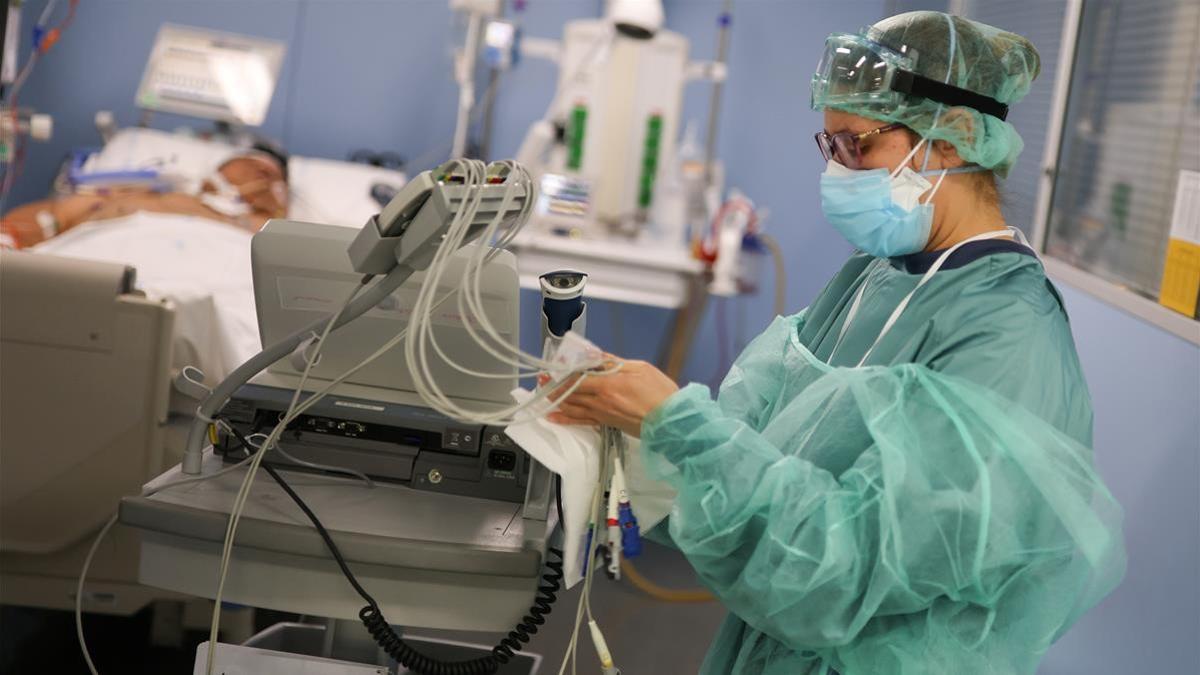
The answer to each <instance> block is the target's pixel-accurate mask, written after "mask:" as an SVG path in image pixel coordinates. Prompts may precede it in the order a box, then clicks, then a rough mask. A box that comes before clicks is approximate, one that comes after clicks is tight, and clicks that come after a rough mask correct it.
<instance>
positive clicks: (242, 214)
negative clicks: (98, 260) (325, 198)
mask: <svg viewBox="0 0 1200 675" xmlns="http://www.w3.org/2000/svg"><path fill="white" fill-rule="evenodd" d="M287 204H288V188H287V156H286V155H284V154H283V153H282V152H280V151H279V150H277V149H274V148H270V147H266V146H256V147H255V149H253V150H249V151H246V152H243V153H241V154H238V155H235V156H233V157H231V158H229V159H227V160H225V161H224V162H223V163H221V164H220V165H219V166H218V167H217V168H216V169H215V170H214V171H213V172H212V174H211V175H210V176H209V177H207V178H205V179H204V180H202V181H201V182H200V184H199V185H198V186H196V187H194V188H180V189H177V190H174V191H161V190H152V189H148V188H138V187H129V188H113V189H109V190H105V191H97V192H94V193H78V194H72V195H68V196H65V197H56V198H53V199H44V200H41V201H37V202H32V203H29V204H25V205H23V206H19V207H17V208H15V209H13V210H12V211H10V212H9V213H8V214H7V215H5V216H4V220H3V233H4V234H5V235H7V236H6V237H4V238H5V239H8V240H9V241H8V244H9V245H15V246H16V247H17V248H25V247H28V246H32V245H34V244H36V243H38V242H40V241H43V240H45V239H48V238H50V237H52V236H54V235H57V234H60V233H62V232H65V231H67V230H69V229H71V228H73V227H76V226H78V225H81V224H83V223H87V222H92V221H97V220H106V219H110V218H118V217H121V216H126V215H129V214H132V213H136V212H138V211H149V212H154V213H171V214H180V215H189V216H199V217H201V218H207V219H210V220H217V221H221V222H226V223H229V224H230V225H234V226H236V227H239V228H242V229H245V230H248V231H250V232H257V231H258V230H259V229H260V228H261V227H262V226H263V224H265V223H266V222H267V221H268V220H270V219H272V218H285V217H287Z"/></svg>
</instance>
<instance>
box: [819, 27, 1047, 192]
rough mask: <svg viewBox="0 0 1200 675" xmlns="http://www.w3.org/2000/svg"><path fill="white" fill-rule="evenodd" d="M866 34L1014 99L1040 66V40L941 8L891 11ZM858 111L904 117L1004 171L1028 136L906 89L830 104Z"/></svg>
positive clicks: (950, 79) (934, 71)
mask: <svg viewBox="0 0 1200 675" xmlns="http://www.w3.org/2000/svg"><path fill="white" fill-rule="evenodd" d="M866 37H867V38H869V39H870V40H873V41H875V42H878V43H879V44H882V45H884V46H885V47H889V48H891V49H893V50H895V51H897V52H903V53H905V54H907V55H908V56H910V57H915V59H914V66H915V70H916V73H917V74H918V75H924V76H925V77H928V78H930V79H932V80H937V81H938V82H944V83H946V84H951V85H954V86H956V87H959V88H962V89H967V90H969V91H973V92H975V93H977V94H982V95H984V96H990V97H992V98H994V99H996V100H997V101H999V102H1000V103H1005V104H1009V105H1011V104H1013V103H1016V102H1017V101H1020V100H1021V99H1022V98H1024V97H1025V94H1027V93H1029V87H1030V85H1031V84H1032V83H1033V80H1034V79H1035V78H1036V77H1037V76H1038V73H1039V72H1040V71H1041V57H1039V56H1038V52H1037V49H1036V48H1034V46H1033V43H1031V42H1030V41H1029V40H1026V39H1025V38H1023V37H1021V36H1020V35H1017V34H1015V33H1009V32H1008V31H1004V30H1000V29H999V28H994V27H992V26H988V25H986V24H982V23H979V22H977V21H971V20H969V19H964V18H962V17H958V16H951V15H949V14H944V13H942V12H908V13H905V14H898V15H896V16H893V17H890V18H887V19H884V20H882V21H880V22H879V23H876V24H875V25H874V26H871V27H870V28H868V29H867V31H866ZM829 107H830V108H834V109H837V110H842V111H844V112H848V113H851V114H854V115H860V116H862V117H869V118H872V119H878V120H881V121H884V122H899V123H900V124H903V125H904V126H906V127H908V128H910V129H912V130H913V131H915V132H917V133H919V134H921V135H922V136H924V137H925V138H928V139H929V140H931V141H933V140H943V141H948V142H949V143H951V144H953V145H954V147H955V148H956V149H957V150H958V154H959V156H960V157H962V158H963V160H964V161H966V162H969V163H972V164H978V165H979V166H982V167H985V168H988V169H992V170H993V171H995V172H996V173H997V174H998V175H1000V176H1001V177H1004V176H1007V175H1008V172H1009V169H1011V168H1012V166H1013V164H1014V163H1015V162H1016V161H1017V156H1018V155H1020V154H1021V148H1022V147H1024V143H1023V142H1022V141H1021V136H1020V135H1019V134H1018V133H1017V130H1016V129H1015V128H1013V125H1012V124H1009V123H1008V122H1005V121H1003V120H1001V119H999V118H996V117H993V116H991V115H985V114H983V113H980V112H979V111H977V110H974V109H972V108H968V107H963V106H958V107H951V106H946V105H943V104H941V103H938V102H936V101H933V100H930V99H926V98H919V97H912V96H906V97H904V101H903V102H902V103H900V104H899V105H890V104H880V103H871V102H862V103H853V104H849V103H847V104H830V105H829Z"/></svg>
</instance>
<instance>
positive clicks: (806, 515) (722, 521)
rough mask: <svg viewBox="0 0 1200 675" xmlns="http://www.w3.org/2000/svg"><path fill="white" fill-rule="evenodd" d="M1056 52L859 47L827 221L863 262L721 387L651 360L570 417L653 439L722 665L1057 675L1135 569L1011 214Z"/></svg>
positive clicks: (1069, 358)
mask: <svg viewBox="0 0 1200 675" xmlns="http://www.w3.org/2000/svg"><path fill="white" fill-rule="evenodd" d="M1039 67H1040V63H1039V58H1038V53H1037V51H1036V50H1035V49H1034V47H1033V45H1032V44H1030V42H1029V41H1028V40H1026V39H1024V38H1022V37H1020V36H1018V35H1014V34H1012V33H1008V32H1005V31H1002V30H998V29H996V28H992V27H990V26H986V25H983V24H980V23H976V22H973V21H969V20H966V19H962V18H959V17H955V16H950V15H946V14H942V13H937V12H914V13H908V14H901V15H899V16H895V17H892V18H889V19H885V20H883V21H880V22H879V23H877V24H875V25H874V26H872V27H870V28H869V29H867V30H865V31H864V32H863V33H861V34H835V35H832V36H830V38H829V39H828V40H827V41H826V43H825V53H824V57H823V58H822V59H821V62H820V65H819V66H818V69H817V72H816V75H815V76H814V77H813V79H812V106H813V108H814V109H816V110H822V111H824V114H825V129H824V130H823V131H821V132H820V133H819V134H817V141H818V145H819V149H820V151H821V153H822V156H823V158H824V159H825V160H827V161H828V167H827V168H826V170H825V172H824V173H823V174H822V176H821V184H820V192H821V206H822V209H823V211H824V214H825V218H826V220H827V221H828V222H829V223H830V224H831V225H833V227H835V228H836V229H837V230H838V231H839V232H841V233H842V234H843V235H844V236H845V237H846V239H847V240H849V241H850V243H851V244H853V245H854V246H855V247H856V248H857V249H858V251H857V252H856V253H855V254H854V255H853V256H851V258H850V260H849V261H848V262H846V264H845V266H844V267H843V268H842V270H841V271H840V272H838V273H837V274H836V275H835V276H834V277H833V279H832V280H831V281H830V282H829V284H828V285H827V286H826V287H825V289H824V291H822V292H821V294H820V295H819V296H818V297H817V298H816V300H815V301H814V302H813V303H812V304H811V305H810V306H809V307H808V308H807V309H806V310H804V311H803V312H801V313H800V314H798V315H795V316H790V317H783V318H777V319H776V320H775V322H774V323H773V324H772V325H771V326H770V327H769V328H768V329H767V330H766V332H765V333H763V334H762V335H760V336H759V337H758V338H757V339H755V340H754V341H753V343H752V344H750V346H749V347H747V348H746V351H745V352H744V353H743V354H742V355H741V356H740V357H739V359H738V360H737V362H736V363H735V364H734V366H733V368H732V369H731V370H730V372H729V374H728V376H727V377H726V378H725V380H724V382H723V383H722V385H721V389H720V393H719V395H718V396H717V398H716V400H713V398H712V396H711V395H710V393H709V391H708V389H707V388H706V387H703V386H700V385H696V384H692V385H689V386H687V387H684V388H683V389H677V387H676V385H675V383H674V382H672V381H671V380H670V379H669V378H667V377H666V376H665V375H664V374H663V373H661V372H660V371H658V370H657V369H656V368H654V367H653V366H651V365H649V364H646V363H642V362H633V361H627V362H625V363H624V365H623V366H622V368H621V369H620V370H619V371H618V372H617V373H616V374H614V375H612V376H609V377H594V378H587V379H586V380H585V381H584V382H583V384H582V386H581V387H580V388H579V389H578V390H577V391H576V392H575V393H574V394H572V395H571V396H570V397H569V398H567V399H566V400H565V401H564V402H563V405H562V407H561V408H560V410H559V412H558V413H557V414H556V415H555V416H554V417H553V418H552V419H554V420H555V421H558V422H561V423H571V424H607V425H613V426H616V427H619V428H621V429H623V430H625V431H626V432H628V433H630V434H633V435H640V436H641V439H642V446H641V452H642V453H643V457H644V458H645V461H646V463H647V465H648V467H649V471H650V472H651V473H652V474H653V475H655V476H656V477H659V478H662V479H664V480H666V481H668V482H669V483H671V484H672V485H673V486H674V487H675V488H676V489H677V490H678V497H677V498H676V502H675V504H674V508H673V511H672V513H671V516H670V519H669V523H668V526H667V529H668V531H669V535H670V540H671V542H672V543H673V544H674V545H676V546H678V548H679V549H680V550H681V551H682V552H683V553H684V555H685V556H686V557H687V559H688V561H689V562H690V563H691V564H692V565H693V566H694V567H695V570H696V573H697V575H698V576H699V578H700V579H701V581H702V582H703V583H704V585H705V586H707V587H708V588H709V589H711V590H712V591H713V593H714V594H715V595H716V596H717V597H718V598H719V599H720V600H721V601H722V602H723V603H724V604H725V605H726V606H727V607H728V608H729V610H730V616H729V618H728V619H727V620H726V622H725V624H724V625H723V626H722V628H721V630H720V633H719V635H718V636H717V639H716V642H715V643H714V644H713V645H712V647H711V648H710V650H709V654H708V657H707V659H706V661H705V665H704V668H703V672H704V673H712V674H717V673H720V674H727V673H769V674H772V675H803V674H818V673H821V674H824V673H840V674H841V675H889V674H904V675H912V674H917V673H921V674H924V673H937V674H946V675H982V674H985V673H995V674H1000V673H1003V674H1005V675H1008V674H1012V673H1030V674H1032V673H1034V672H1035V671H1036V670H1037V666H1038V662H1039V661H1040V660H1041V658H1042V656H1043V655H1044V654H1045V653H1046V650H1047V649H1048V648H1049V647H1050V645H1051V644H1052V643H1053V642H1054V641H1055V640H1056V639H1058V638H1059V637H1060V636H1061V635H1062V634H1063V633H1064V632H1065V631H1066V630H1067V629H1068V628H1069V627H1070V626H1071V625H1072V624H1073V623H1074V622H1075V621H1076V620H1077V619H1078V618H1079V617H1080V615H1081V614H1082V613H1083V612H1085V611H1086V610H1088V609H1089V608H1091V607H1092V606H1094V605H1095V604H1096V603H1097V602H1098V601H1099V600H1100V599H1101V598H1102V597H1103V596H1104V595H1106V594H1107V593H1108V592H1109V591H1111V590H1112V589H1113V588H1114V587H1115V585H1116V583H1117V582H1118V581H1119V580H1120V577H1121V575H1122V573H1123V569H1124V551H1123V545H1122V542H1121V532H1120V519H1121V512H1120V508H1119V506H1118V505H1117V504H1116V503H1115V501H1114V500H1113V497H1112V495H1111V494H1110V493H1109V491H1108V490H1107V489H1106V488H1105V486H1104V484H1103V483H1102V482H1101V480H1100V478H1099V477H1098V476H1097V474H1096V472H1095V470H1094V468H1093V464H1092V454H1091V441H1092V437H1091V435H1092V408H1091V403H1090V399H1089V396H1088V391H1087V387H1086V385H1085V383H1084V379H1083V374H1082V372H1081V371H1080V366H1079V361H1078V359H1077V357H1076V353H1075V346H1074V344H1073V342H1072V337H1071V331H1070V328H1069V326H1068V322H1067V315H1066V312H1065V311H1064V309H1063V305H1062V299H1061V298H1060V297H1059V294H1058V292H1057V291H1056V290H1055V289H1054V287H1053V285H1051V283H1050V282H1049V280H1047V278H1046V275H1045V271H1044V270H1043V268H1042V265H1041V263H1040V261H1039V260H1038V258H1037V255H1036V254H1035V253H1034V251H1032V250H1030V249H1029V247H1028V246H1027V245H1026V244H1025V243H1024V242H1023V240H1021V237H1019V236H1017V235H1016V233H1015V231H1013V230H1010V229H1008V228H1007V226H1006V223H1005V222H1004V218H1003V216H1002V215H1001V211H1000V206H999V199H998V196H997V192H996V186H995V178H996V177H1004V176H1006V175H1007V174H1008V171H1009V169H1010V168H1011V167H1012V166H1013V163H1014V162H1015V161H1016V158H1017V155H1018V153H1019V152H1020V151H1021V147H1022V143H1021V139H1020V137H1019V136H1018V135H1017V133H1016V131H1015V130H1014V129H1013V127H1012V125H1011V124H1009V123H1007V122H1005V121H1004V117H1005V115H1006V112H1007V106H1008V105H1009V104H1013V103H1016V102H1017V101H1019V100H1020V99H1021V97H1022V96H1024V95H1025V94H1026V92H1028V91H1029V87H1030V83H1031V82H1032V81H1033V79H1034V78H1035V77H1036V76H1037V74H1038V70H1039Z"/></svg>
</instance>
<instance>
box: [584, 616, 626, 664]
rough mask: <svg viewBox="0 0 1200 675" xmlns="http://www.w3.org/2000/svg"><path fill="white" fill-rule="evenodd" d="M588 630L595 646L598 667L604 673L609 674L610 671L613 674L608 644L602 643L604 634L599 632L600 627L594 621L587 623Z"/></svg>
mask: <svg viewBox="0 0 1200 675" xmlns="http://www.w3.org/2000/svg"><path fill="white" fill-rule="evenodd" d="M588 630H589V631H591V633H592V644H593V645H595V646H596V655H597V656H599V657H600V667H601V668H604V672H605V673H608V672H610V669H612V671H615V672H620V671H616V669H615V667H614V666H613V659H612V653H610V652H609V651H608V643H607V642H605V641H604V634H603V633H601V632H600V626H597V625H596V622H595V621H588Z"/></svg>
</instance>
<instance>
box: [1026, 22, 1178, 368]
mask: <svg viewBox="0 0 1200 675" xmlns="http://www.w3.org/2000/svg"><path fill="white" fill-rule="evenodd" d="M1084 2H1085V0H1068V1H1067V9H1066V12H1065V14H1064V16H1063V28H1062V39H1061V41H1060V43H1059V44H1060V46H1059V58H1058V72H1056V73H1055V74H1054V78H1055V79H1054V95H1053V98H1052V99H1051V104H1050V119H1049V120H1048V121H1049V129H1048V133H1047V135H1046V147H1045V151H1044V154H1043V156H1042V163H1041V167H1040V168H1041V172H1042V173H1041V180H1040V182H1039V185H1038V195H1037V205H1036V208H1035V209H1034V230H1033V243H1034V245H1035V246H1036V247H1037V249H1038V251H1040V252H1041V254H1042V262H1043V264H1044V265H1045V266H1046V272H1047V273H1049V274H1050V276H1051V277H1053V278H1055V279H1056V280H1058V281H1062V282H1063V283H1066V284H1068V285H1070V286H1074V287H1075V288H1077V289H1079V290H1081V291H1083V292H1085V293H1087V294H1089V295H1092V296H1094V297H1096V298H1099V299H1100V300H1101V301H1103V302H1106V303H1108V304H1110V305H1112V306H1114V307H1116V308H1118V309H1121V310H1123V311H1125V312H1127V313H1129V314H1132V315H1133V316H1135V317H1138V318H1139V319H1142V320H1144V321H1147V322H1149V323H1151V324H1153V325H1155V326H1158V327H1159V328H1161V329H1163V330H1165V331H1168V332H1170V333H1173V334H1174V335H1177V336H1179V337H1181V338H1183V339H1185V340H1188V341H1189V342H1192V343H1193V344H1196V345H1200V321H1197V320H1195V319H1192V318H1190V317H1186V316H1184V315H1182V314H1180V313H1178V312H1175V311H1172V310H1170V309H1167V308H1166V307H1163V306H1162V305H1160V304H1158V303H1157V302H1155V301H1153V300H1151V299H1150V298H1147V297H1145V296H1142V295H1139V294H1137V293H1135V292H1133V291H1131V290H1129V289H1127V288H1125V287H1123V286H1121V285H1119V284H1115V283H1113V282H1112V281H1109V280H1108V279H1105V278H1103V277H1100V276H1098V275H1096V274H1093V273H1091V272H1089V271H1087V270H1084V269H1081V268H1079V267H1076V266H1074V265H1072V264H1070V263H1068V262H1066V261H1063V260H1060V259H1058V258H1055V257H1054V256H1052V255H1050V254H1048V253H1047V252H1046V238H1047V236H1048V234H1049V227H1050V208H1051V201H1052V197H1053V195H1054V181H1055V178H1056V174H1057V164H1058V158H1059V155H1060V153H1061V150H1062V134H1063V126H1064V125H1065V124H1066V114H1067V100H1068V98H1069V95H1070V91H1071V77H1072V74H1073V71H1074V66H1075V53H1076V51H1077V49H1076V47H1077V44H1078V41H1079V24H1080V20H1081V18H1082V16H1083V3H1084Z"/></svg>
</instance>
